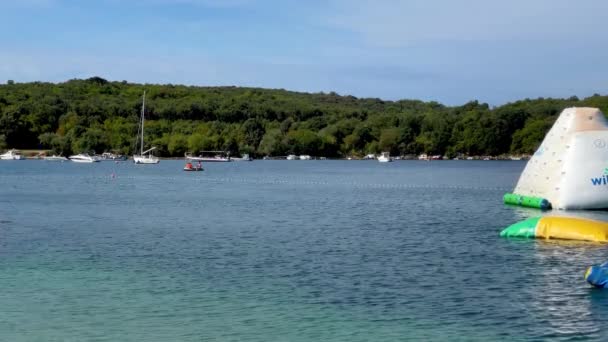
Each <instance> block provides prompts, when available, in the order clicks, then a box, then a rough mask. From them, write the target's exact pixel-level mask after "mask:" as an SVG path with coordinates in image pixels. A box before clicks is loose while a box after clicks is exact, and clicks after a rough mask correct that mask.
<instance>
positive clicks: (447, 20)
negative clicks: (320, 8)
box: [324, 0, 608, 47]
mask: <svg viewBox="0 0 608 342" xmlns="http://www.w3.org/2000/svg"><path fill="white" fill-rule="evenodd" d="M607 11H608V2H606V1H603V0H580V1H577V2H574V1H570V0H535V1H528V0H510V1H489V0H460V1H446V0H409V1H399V0H378V1H370V0H332V1H331V6H330V10H328V13H329V14H328V15H327V16H326V18H325V19H324V20H325V21H326V23H328V24H329V25H330V26H332V27H335V28H340V29H344V30H347V31H351V32H354V33H358V34H360V35H362V36H363V37H364V38H365V39H366V41H367V42H368V43H370V44H372V45H377V46H386V47H396V46H408V45H410V44H414V43H419V42H427V43H428V42H429V41H443V40H450V41H453V40H495V39H504V40H510V39H531V40H534V39H544V40H546V39H576V38H577V37H581V36H587V37H588V36H593V37H604V36H605V35H604V32H603V31H604V30H603V26H604V23H603V21H604V20H603V17H604V15H605V13H606V12H607Z"/></svg>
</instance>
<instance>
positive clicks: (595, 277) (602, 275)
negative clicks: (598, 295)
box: [585, 262, 608, 289]
mask: <svg viewBox="0 0 608 342" xmlns="http://www.w3.org/2000/svg"><path fill="white" fill-rule="evenodd" d="M585 280H586V281H587V282H588V283H589V284H591V285H593V286H595V287H597V288H600V289H605V288H608V262H605V263H603V264H601V265H599V266H595V265H594V266H591V267H589V268H588V269H587V272H585Z"/></svg>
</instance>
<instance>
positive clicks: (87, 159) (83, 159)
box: [70, 153, 99, 163]
mask: <svg viewBox="0 0 608 342" xmlns="http://www.w3.org/2000/svg"><path fill="white" fill-rule="evenodd" d="M70 161H73V162H74V163H97V162H99V158H98V157H95V156H90V155H89V154H88V153H80V154H75V155H72V156H70Z"/></svg>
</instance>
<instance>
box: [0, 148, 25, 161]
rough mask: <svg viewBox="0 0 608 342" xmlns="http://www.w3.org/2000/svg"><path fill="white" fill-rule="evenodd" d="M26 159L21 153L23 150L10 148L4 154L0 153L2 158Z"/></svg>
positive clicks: (0, 158)
mask: <svg viewBox="0 0 608 342" xmlns="http://www.w3.org/2000/svg"><path fill="white" fill-rule="evenodd" d="M22 159H24V158H23V156H22V155H21V152H19V151H17V150H15V149H12V150H8V151H6V152H5V153H3V154H0V160H22Z"/></svg>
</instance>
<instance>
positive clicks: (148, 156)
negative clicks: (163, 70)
mask: <svg viewBox="0 0 608 342" xmlns="http://www.w3.org/2000/svg"><path fill="white" fill-rule="evenodd" d="M145 111H146V92H145V91H144V96H143V99H142V104H141V119H140V123H139V127H138V130H137V140H136V141H135V144H136V145H135V150H137V144H138V143H139V154H136V155H133V162H134V163H135V164H158V162H159V161H160V160H159V159H158V157H156V156H154V155H152V151H154V150H155V149H156V147H152V148H150V149H147V150H145V151H144V120H145V118H144V113H145ZM140 133H141V135H140Z"/></svg>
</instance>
